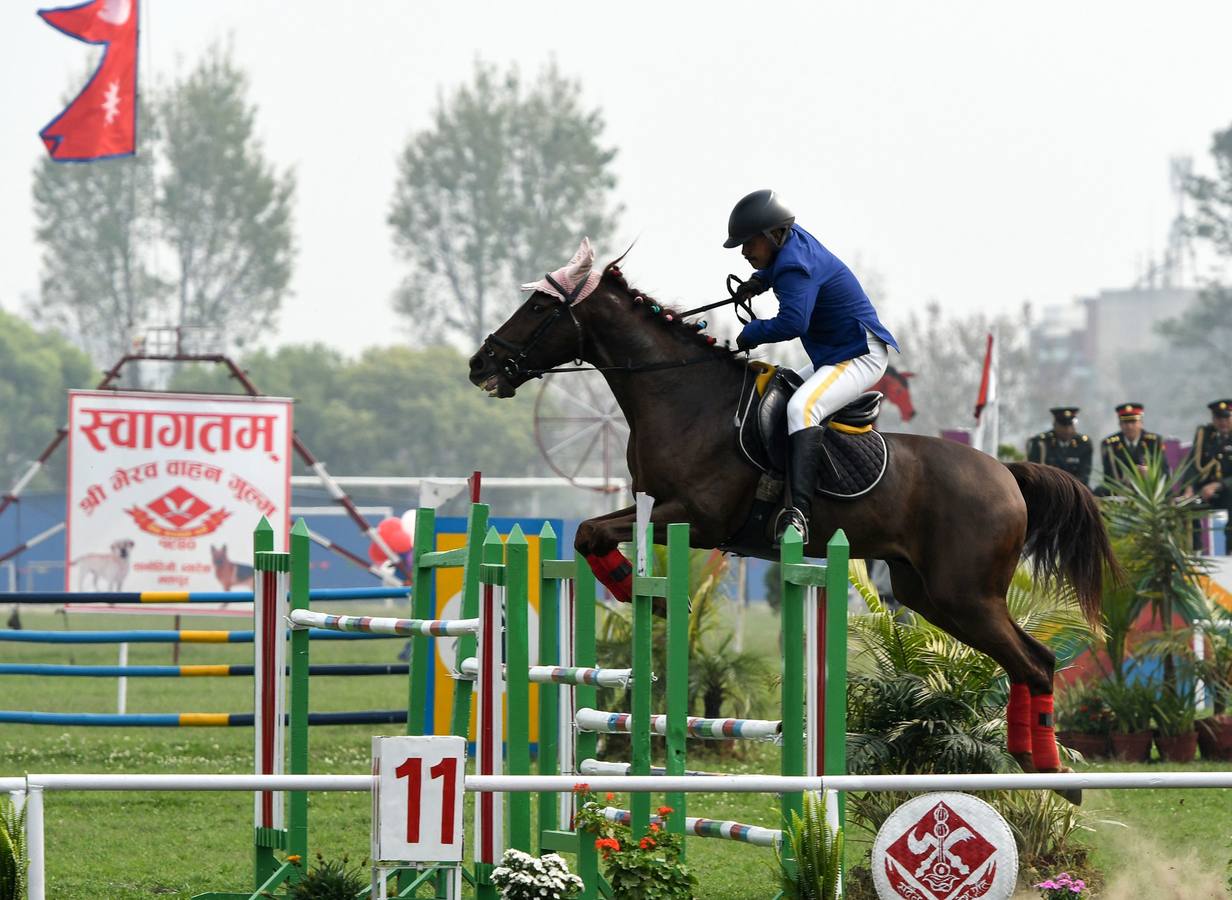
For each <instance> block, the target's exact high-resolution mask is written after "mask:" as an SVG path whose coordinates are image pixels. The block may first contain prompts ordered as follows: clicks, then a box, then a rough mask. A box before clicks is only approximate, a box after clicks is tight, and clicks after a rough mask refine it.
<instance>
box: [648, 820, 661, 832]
mask: <svg viewBox="0 0 1232 900" xmlns="http://www.w3.org/2000/svg"><path fill="white" fill-rule="evenodd" d="M650 830H651V831H660V830H661V829H660V828H659V823H658V822H651V823H650Z"/></svg>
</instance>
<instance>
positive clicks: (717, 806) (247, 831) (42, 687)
mask: <svg viewBox="0 0 1232 900" xmlns="http://www.w3.org/2000/svg"><path fill="white" fill-rule="evenodd" d="M355 611H356V612H359V611H360V610H359V609H356V610H355ZM373 611H376V610H375V609H374V610H373ZM23 619H24V624H25V626H26V627H27V628H31V629H33V628H48V629H51V628H55V629H60V628H63V627H64V622H63V620H62V619H61V618H59V617H57V616H53V615H51V614H45V615H25V616H23ZM218 621H219V620H216V619H208V620H207V619H199V618H198V619H189V620H186V621H185V622H184V627H195V628H219V627H231V628H236V627H243V626H242V625H240V624H238V623H239V622H241V621H242V620H235V621H234V622H228V623H226V624H224V625H219V624H218ZM70 624H71V626H72V628H73V630H85V629H87V628H91V629H98V628H101V627H103V626H104V625H106V626H107V627H112V628H120V627H123V628H166V627H169V624H170V623H169V620H168V619H167V618H165V617H153V616H152V617H150V618H149V619H146V618H144V617H138V616H124V617H122V618H121V617H115V618H112V619H107V620H104V621H103V623H102V624H99V618H98V617H90V618H89V619H87V618H86V617H84V616H74V617H73V618H72V620H71V622H70ZM776 630H777V629H776V627H775V625H774V623H773V622H772V621H770V620H769V619H768V618H766V617H762V616H752V617H751V618H750V622H749V631H748V639H747V641H746V647H748V648H749V649H752V650H755V651H757V652H759V653H763V654H765V655H766V657H767V659H768V660H769V661H770V663H771V664H772V665H774V664H776V663H777V659H778V656H777V637H776ZM399 646H400V642H398V641H380V642H318V643H314V645H313V659H314V661H317V662H344V661H370V662H391V661H393V657H394V655H395V654H396V652H397V649H398V647H399ZM171 652H172V650H171V646H170V645H134V646H133V647H132V648H131V652H130V660H129V661H130V663H132V664H139V663H147V664H149V663H157V664H167V663H169V662H170V661H171ZM0 661H5V662H18V661H41V662H56V663H67V662H74V663H79V664H80V663H114V662H115V661H116V649H115V647H114V646H108V645H100V646H94V645H45V644H39V645H36V644H14V643H0ZM250 661H251V646H250V645H185V646H183V647H182V648H181V654H180V662H181V663H223V662H233V663H246V662H250ZM251 694H252V684H251V681H250V680H249V679H242V678H232V679H219V678H208V679H207V678H190V679H146V678H143V679H130V680H129V701H128V703H129V711H131V712H188V711H209V712H236V711H245V710H248V709H251V704H252V697H251ZM405 696H406V683H405V679H403V678H400V677H373V678H321V679H314V681H313V690H312V706H313V709H316V710H340V709H365V708H369V709H370V708H396V707H399V706H400V705H403V704H405ZM0 708H5V709H38V710H45V711H81V712H114V711H115V681H114V679H94V678H38V679H36V678H26V677H5V678H3V680H0ZM393 728H396V726H388V727H387V730H386V731H385V733H390V730H389V729H393ZM370 733H371V729H370V728H369V727H367V726H342V727H330V728H317V729H314V730H313V732H312V737H311V769H312V771H314V772H321V773H326V772H328V773H347V774H356V773H363V772H366V771H367V769H368V765H369V760H368V757H369V736H370ZM251 743H252V732H251V729H242V728H236V729H224V728H218V729H214V728H198V729H171V728H168V729H157V728H139V729H129V728H76V729H67V728H47V727H35V726H15V725H2V726H0V775H19V774H22V773H25V772H82V773H85V772H141V773H151V772H194V773H212V772H219V773H246V772H250V771H251V769H252V747H251ZM741 749H742V750H743V751H744V752H743V754H742V755H740V756H731V755H724V756H716V755H713V754H712V753H707V754H705V755H695V758H694V760H693V762H694V763H695V764H697V765H698V766H699V767H704V768H710V769H721V770H724V771H734V772H766V771H777V767H778V751H777V750H776V749H775V748H773V747H769V746H763V745H755V746H751V747H747V748H741ZM1195 765H1198V764H1195ZM1101 768H1104V769H1111V768H1112V765H1111V764H1103V765H1102V766H1101ZM1116 768H1117V770H1123V769H1125V768H1131V769H1143V770H1145V769H1150V770H1152V771H1158V770H1161V769H1162V768H1164V767H1160V766H1135V767H1125V766H1121V765H1117V766H1116ZM1167 768H1175V767H1167ZM1212 768H1213V766H1212ZM776 799H777V798H774V797H769V796H767V797H757V796H747V795H722V794H716V795H693V796H691V797H690V799H689V810H688V811H689V813H690V814H691V815H704V816H709V817H712V818H722V819H736V820H739V821H742V822H746V823H749V824H761V825H767V826H771V827H776V826H777V825H778V818H777V805H776ZM310 807H311V819H310V828H311V832H310V843H311V847H312V848H313V850H314V851H316V850H320V851H321V852H323V853H324V854H325V855H326V856H327V857H330V858H334V857H340V856H341V855H343V854H347V855H348V856H349V857H350V858H351V860H352V861H354V862H356V863H361V862H363V861H364V860H365V858H366V856H367V852H368V841H369V837H368V819H369V814H370V810H369V798H368V797H367V795H364V794H354V795H352V794H314V795H312V798H311V802H310ZM1084 810H1085V811H1086V812H1087V814H1088V816H1089V819H1090V821H1089V824H1090V826H1091V827H1092V828H1093V829H1094V830H1093V831H1092V832H1091V833H1090V835H1089V838H1088V839H1089V842H1090V844H1091V846H1092V848H1093V851H1094V860H1095V862H1096V864H1097V865H1098V866H1099V867H1100V868H1101V869H1102V870H1103V871H1104V873H1105V875H1106V877H1107V879H1108V882H1109V888H1108V891H1107V892H1106V893H1105V894H1104V895H1105V896H1127V897H1135V898H1147V897H1150V898H1156V897H1208V896H1209V897H1218V896H1225V894H1224V893H1222V892H1221V889H1220V887H1219V886H1220V885H1221V884H1222V883H1223V879H1224V877H1225V876H1224V867H1225V865H1226V863H1227V861H1228V859H1229V858H1230V857H1232V802H1230V801H1229V798H1228V795H1227V792H1223V791H1220V792H1216V791H1200V790H1184V791H1101V792H1089V793H1088V795H1087V798H1086V803H1085V805H1084ZM46 819H47V848H48V880H49V894H48V895H49V897H54V898H56V900H78V898H80V900H85V898H90V900H97V898H149V897H156V896H157V897H168V898H172V897H174V898H187V897H191V896H192V895H193V894H195V893H198V892H201V891H205V890H211V889H232V888H234V889H239V888H244V887H247V886H248V885H249V880H250V877H251V839H250V835H251V825H252V799H251V795H249V794H209V793H191V794H174V793H149V794H139V793H131V794H130V793H115V794H104V793H76V794H71V793H53V794H51V795H49V796H48V797H47V799H46ZM868 846H869V838H868V836H867V835H850V836H849V843H848V854H847V856H848V862H849V863H855V862H858V861H860V860H861V859H862V858H863V857H864V855H865V854H866V853H867V850H868ZM688 858H689V862H690V864H691V865H693V866H694V867H695V868H696V871H697V873H698V875H699V877H700V879H701V884H702V889H701V891H700V893H699V896H700V897H705V898H707V900H728V898H730V900H736V898H747V897H769V896H772V895H773V893H774V891H775V884H776V877H777V876H776V871H777V870H776V866H775V863H774V855H773V853H772V852H770V851H769V850H767V849H764V848H758V847H749V846H744V845H732V844H730V843H726V842H722V841H703V840H697V839H695V840H691V841H690V842H689V850H688ZM1203 879H1205V880H1203Z"/></svg>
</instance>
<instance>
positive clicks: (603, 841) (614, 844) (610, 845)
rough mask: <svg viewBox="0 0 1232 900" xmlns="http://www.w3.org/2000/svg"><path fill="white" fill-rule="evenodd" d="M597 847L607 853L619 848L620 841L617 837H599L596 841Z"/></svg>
mask: <svg viewBox="0 0 1232 900" xmlns="http://www.w3.org/2000/svg"><path fill="white" fill-rule="evenodd" d="M595 849H596V850H602V851H603V853H604V854H605V855H606V854H607V853H608V852H610V851H612V850H619V849H620V841H618V840H616V838H599V839H598V840H597V841H595Z"/></svg>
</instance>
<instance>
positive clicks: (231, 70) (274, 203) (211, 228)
mask: <svg viewBox="0 0 1232 900" xmlns="http://www.w3.org/2000/svg"><path fill="white" fill-rule="evenodd" d="M247 93H248V79H247V77H246V76H245V74H244V73H243V71H241V70H240V69H239V68H238V67H237V66H236V64H235V62H234V60H233V59H232V58H231V53H230V51H229V50H226V49H223V48H221V47H219V46H217V45H215V46H214V47H212V48H210V49H209V50H208V51H206V54H205V56H204V58H203V59H202V60H201V62H200V63H199V64H198V65H197V67H196V68H195V69H193V70H192V71H191V72H190V73H189V74H188V75H187V76H185V77H184V78H182V79H180V80H179V81H178V82H176V83H175V84H173V85H172V86H171V88H170V89H169V90H168V91H166V92H164V93H163V94H162V95H161V97H160V99H159V102H158V114H159V118H160V120H161V122H162V128H163V132H164V138H163V151H164V157H165V159H164V162H165V165H166V167H167V173H166V175H165V176H164V177H163V179H162V181H161V184H160V186H159V196H158V213H159V218H160V220H161V226H162V228H163V230H164V232H165V234H166V238H167V240H168V241H169V242H170V244H171V247H172V250H173V252H174V258H175V267H176V271H175V281H176V286H177V295H176V299H175V313H174V321H176V322H177V323H179V324H181V325H204V326H215V327H220V328H223V329H225V332H226V334H227V336H228V337H229V339H230V341H231V342H233V343H236V344H242V343H243V340H242V337H243V336H244V335H246V334H247V333H248V332H250V331H251V330H253V329H256V328H260V327H262V326H264V325H268V324H269V323H270V322H271V321H272V320H273V318H274V316H275V314H276V313H277V312H278V308H279V306H280V304H281V302H282V299H283V297H284V296H285V295H286V293H287V286H288V284H289V283H290V280H291V269H292V263H293V261H294V257H295V247H294V240H293V237H292V234H291V203H292V197H293V196H294V192H295V179H294V177H293V176H292V175H291V173H290V172H282V173H279V172H277V171H276V170H275V169H274V167H273V165H272V164H271V163H269V162H268V161H267V160H266V159H265V156H264V154H263V152H262V149H261V146H260V144H259V142H258V141H257V139H256V135H255V134H254V122H255V119H256V107H255V106H254V105H252V104H251V103H249V102H248V99H247Z"/></svg>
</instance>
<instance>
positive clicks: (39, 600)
mask: <svg viewBox="0 0 1232 900" xmlns="http://www.w3.org/2000/svg"><path fill="white" fill-rule="evenodd" d="M252 596H253V595H252V591H25V592H22V591H0V604H8V603H22V604H29V605H59V604H65V603H251V602H252ZM410 596H411V588H410V586H409V585H402V586H400V587H367V588H317V589H316V590H312V591H309V592H308V599H310V600H405V599H407V598H408V597H410Z"/></svg>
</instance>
